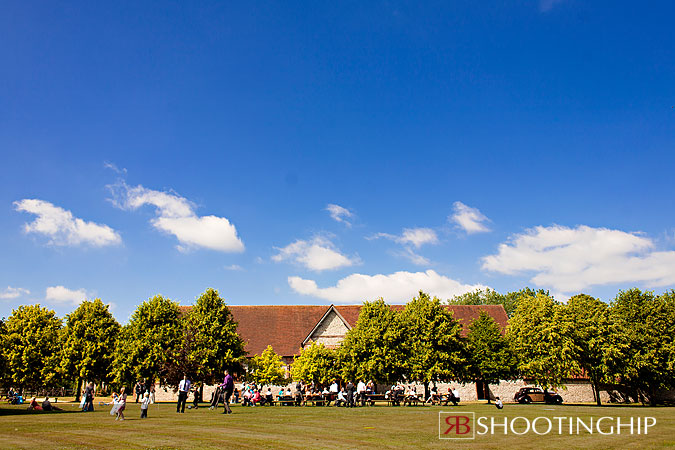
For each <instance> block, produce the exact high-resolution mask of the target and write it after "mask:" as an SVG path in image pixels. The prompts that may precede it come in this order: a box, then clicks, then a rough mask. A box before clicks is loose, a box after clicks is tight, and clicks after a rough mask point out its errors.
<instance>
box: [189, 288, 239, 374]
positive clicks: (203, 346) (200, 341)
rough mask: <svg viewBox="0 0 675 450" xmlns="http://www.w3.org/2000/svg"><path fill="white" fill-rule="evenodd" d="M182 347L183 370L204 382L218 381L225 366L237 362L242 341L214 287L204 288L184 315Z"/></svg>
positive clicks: (230, 314)
mask: <svg viewBox="0 0 675 450" xmlns="http://www.w3.org/2000/svg"><path fill="white" fill-rule="evenodd" d="M182 348H183V349H184V352H185V356H184V358H185V364H186V366H187V367H186V371H187V372H189V373H190V374H191V376H192V377H195V379H199V380H201V381H203V382H205V383H213V382H215V381H217V380H218V378H219V377H221V376H222V374H223V371H224V370H225V369H231V368H232V367H233V366H235V365H237V366H238V365H239V364H240V362H241V358H242V356H243V355H244V353H245V352H244V342H243V341H242V340H241V338H240V337H239V335H238V334H237V323H236V322H235V321H234V318H233V317H232V313H230V310H229V309H228V307H227V305H226V304H225V301H224V300H223V299H222V298H221V297H220V295H219V294H218V291H217V290H215V289H211V288H209V289H207V290H206V291H205V292H204V293H203V294H202V295H200V296H199V297H198V298H197V301H196V302H195V305H194V306H193V307H192V309H191V311H190V312H189V313H188V314H187V316H186V317H185V321H184V327H183V333H182ZM178 379H179V378H178ZM178 379H177V380H178ZM176 383H178V381H176Z"/></svg>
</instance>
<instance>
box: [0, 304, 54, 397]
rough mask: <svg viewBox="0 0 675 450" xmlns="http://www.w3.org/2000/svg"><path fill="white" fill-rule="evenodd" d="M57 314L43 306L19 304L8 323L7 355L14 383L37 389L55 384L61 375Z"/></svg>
mask: <svg viewBox="0 0 675 450" xmlns="http://www.w3.org/2000/svg"><path fill="white" fill-rule="evenodd" d="M60 330H61V321H60V320H59V319H58V318H57V317H56V313H55V312H54V311H52V310H49V309H47V308H43V307H41V306H40V305H28V306H19V307H18V308H17V309H15V310H13V311H12V314H11V315H10V316H9V318H8V319H7V322H6V323H5V342H4V345H3V347H2V348H3V357H4V360H5V362H6V365H7V374H8V376H9V378H10V379H11V380H12V382H13V383H15V384H17V385H18V386H20V387H23V388H31V389H35V388H38V387H41V386H45V385H47V386H48V385H50V384H55V382H56V378H57V377H58V375H59V374H60V371H59V370H58V366H59V364H58V361H59V356H60V347H59V333H60Z"/></svg>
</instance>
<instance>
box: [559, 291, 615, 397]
mask: <svg viewBox="0 0 675 450" xmlns="http://www.w3.org/2000/svg"><path fill="white" fill-rule="evenodd" d="M564 312H565V316H566V317H565V320H564V322H565V323H566V324H568V326H567V332H568V333H569V335H570V336H571V337H572V339H573V342H574V349H575V350H574V351H575V353H574V358H575V359H576V361H577V363H578V364H579V366H580V367H581V368H582V369H584V371H585V372H586V375H587V376H588V379H589V380H590V382H591V384H592V385H593V394H594V396H595V401H596V403H597V405H598V406H600V385H601V383H604V382H608V381H611V380H610V370H611V369H610V365H611V361H612V360H613V359H614V358H615V357H616V356H615V355H616V353H615V352H613V351H612V349H611V347H612V345H617V344H618V342H616V339H615V338H616V336H614V335H613V333H612V329H613V327H612V323H611V320H610V315H609V306H608V305H607V304H606V303H604V302H602V301H600V300H598V299H596V298H593V297H591V296H590V295H586V294H579V295H575V296H574V297H572V298H570V299H569V301H568V302H567V305H566V306H565V307H564Z"/></svg>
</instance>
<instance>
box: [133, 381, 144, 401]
mask: <svg viewBox="0 0 675 450" xmlns="http://www.w3.org/2000/svg"><path fill="white" fill-rule="evenodd" d="M134 390H135V391H136V403H138V400H139V399H140V398H141V391H142V388H141V382H140V381H137V382H136V386H135V387H134Z"/></svg>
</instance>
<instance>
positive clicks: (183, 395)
mask: <svg viewBox="0 0 675 450" xmlns="http://www.w3.org/2000/svg"><path fill="white" fill-rule="evenodd" d="M190 384H191V383H190V380H188V378H187V375H186V374H183V379H182V380H180V383H178V403H177V404H176V412H177V413H184V412H185V401H186V400H187V396H188V393H189V392H190Z"/></svg>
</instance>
